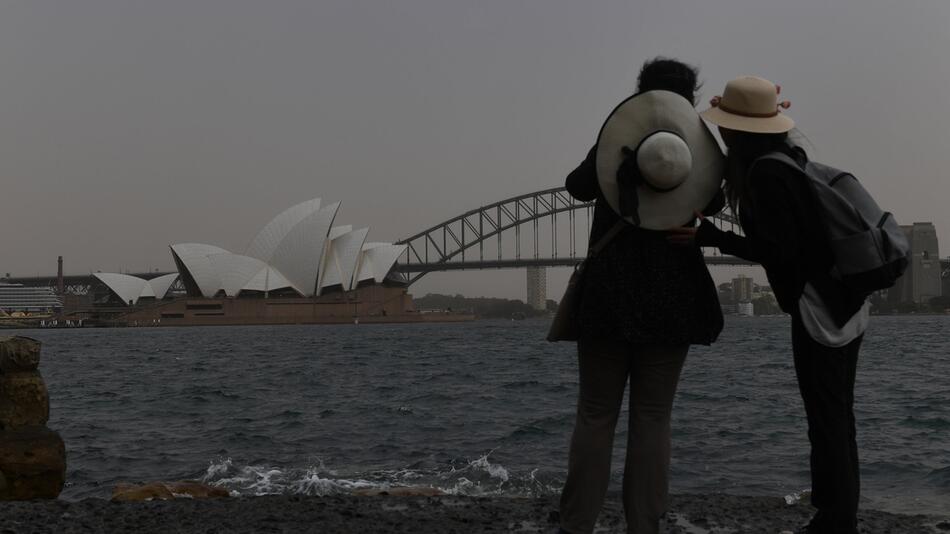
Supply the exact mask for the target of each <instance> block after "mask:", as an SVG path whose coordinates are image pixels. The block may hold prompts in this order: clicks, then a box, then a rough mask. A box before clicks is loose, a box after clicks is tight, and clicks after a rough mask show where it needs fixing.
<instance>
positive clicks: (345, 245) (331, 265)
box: [320, 228, 369, 291]
mask: <svg viewBox="0 0 950 534" xmlns="http://www.w3.org/2000/svg"><path fill="white" fill-rule="evenodd" d="M368 233H369V228H361V229H359V230H354V231H350V232H347V233H344V234H340V235H338V236H336V237H335V238H331V240H330V246H329V247H328V248H327V254H326V258H325V259H324V262H323V272H322V273H321V274H320V289H323V288H326V287H332V286H336V285H339V286H343V289H344V290H347V291H348V290H350V289H353V285H354V282H353V278H354V276H355V274H356V268H357V266H358V264H359V259H360V252H361V251H362V249H363V242H364V241H366V234H368ZM331 235H333V233H332V232H331Z"/></svg>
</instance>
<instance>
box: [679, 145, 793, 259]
mask: <svg viewBox="0 0 950 534" xmlns="http://www.w3.org/2000/svg"><path fill="white" fill-rule="evenodd" d="M799 178H800V176H799V175H797V174H796V173H795V172H794V171H792V170H791V169H789V168H788V167H786V166H785V165H784V164H782V163H779V162H774V161H769V160H766V161H762V162H759V163H758V164H756V166H755V167H754V168H753V169H752V172H751V173H750V176H749V179H750V184H749V185H750V187H749V189H750V193H751V194H750V197H751V198H750V199H749V202H750V204H751V205H750V206H749V210H748V211H749V212H750V213H751V214H752V215H751V217H752V219H753V224H749V225H744V227H743V228H744V229H746V230H747V232H748V235H747V236H744V237H743V236H739V235H736V234H735V233H733V232H723V231H721V230H719V229H718V228H716V226H715V225H714V224H712V223H711V222H709V221H708V220H707V221H703V224H702V225H701V226H700V228H699V231H698V232H697V234H696V242H697V244H699V245H700V246H714V247H718V248H719V250H721V251H722V252H724V253H726V254H732V255H735V256H738V257H740V258H744V259H747V260H750V261H754V262H756V263H760V264H762V265H765V266H768V267H769V268H771V269H779V270H784V269H786V268H793V267H795V266H797V265H798V262H799V261H800V234H801V226H800V224H799V217H798V214H799V213H800V211H801V204H802V203H803V202H806V201H807V199H806V198H805V194H806V193H807V192H806V191H805V190H804V187H805V186H806V184H805V183H804V182H803V181H802V180H800V179H799Z"/></svg>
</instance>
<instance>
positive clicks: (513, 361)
mask: <svg viewBox="0 0 950 534" xmlns="http://www.w3.org/2000/svg"><path fill="white" fill-rule="evenodd" d="M788 323H789V321H788V320H787V319H783V318H756V319H732V320H728V321H727V326H726V330H725V332H724V333H723V336H722V338H721V340H720V341H719V342H718V343H717V344H716V345H714V346H712V347H696V348H694V349H693V350H692V352H691V353H690V357H689V358H688V360H687V364H686V368H685V370H684V374H683V377H682V381H681V384H680V388H679V392H678V396H677V399H676V406H675V408H674V421H673V428H674V451H673V456H674V457H673V466H672V471H673V472H672V491H673V492H680V493H682V492H726V493H735V494H751V495H780V496H781V495H789V496H793V495H795V494H796V493H797V492H800V491H801V490H803V489H806V488H808V486H809V475H808V456H807V455H808V446H807V438H806V435H805V421H804V412H803V409H802V407H801V401H800V399H799V396H798V390H797V386H796V383H795V377H794V369H793V367H792V361H791V355H790V344H789V324H788ZM546 327H547V324H546V323H545V322H544V321H531V320H529V321H516V322H512V321H479V322H474V323H467V324H446V325H359V326H356V325H344V326H279V327H270V326H269V327H217V328H178V329H175V328H159V329H85V330H45V331H41V330H33V331H22V332H19V333H21V334H23V335H29V336H32V337H35V338H38V339H40V340H41V341H43V342H44V346H43V363H42V367H41V369H42V371H43V373H44V376H45V377H46V380H47V384H48V386H49V389H50V396H51V410H52V416H51V419H50V427H52V428H54V429H56V430H58V431H60V433H61V434H62V436H63V438H64V439H65V441H66V447H67V453H68V465H69V471H68V482H67V486H68V487H67V488H66V490H65V492H64V495H63V497H64V498H67V499H79V498H83V497H91V496H93V497H107V496H108V494H109V492H110V491H111V488H112V486H113V485H114V484H115V483H116V482H121V481H150V480H170V479H184V478H198V479H204V480H206V481H209V482H212V483H216V484H221V485H224V486H226V487H227V488H229V489H231V490H233V491H236V492H239V493H241V494H263V493H280V492H299V493H308V494H325V493H332V492H348V491H351V490H352V489H354V488H361V487H378V486H383V485H387V484H399V485H406V484H409V485H430V484H431V485H436V486H438V487H440V488H443V489H446V490H448V491H451V492H456V493H461V494H470V495H486V494H489V495H539V494H549V493H552V492H557V491H559V488H560V486H561V485H562V483H563V480H564V476H565V467H566V458H567V445H568V439H569V437H570V432H571V429H572V427H573V416H574V411H573V410H574V403H575V399H576V390H577V376H576V372H577V370H576V359H575V356H574V346H573V345H572V344H564V343H560V344H556V345H554V344H550V343H547V342H545V341H543V334H544V332H545V329H546ZM948 333H950V317H874V318H872V326H871V332H870V334H869V336H868V338H867V339H866V341H865V344H864V346H863V350H862V353H861V358H860V362H859V367H858V380H857V382H858V385H857V391H856V397H857V419H858V425H859V429H858V440H859V447H860V451H861V455H862V464H861V466H862V477H863V480H862V483H863V484H862V485H863V495H864V498H865V499H866V502H865V505H867V506H872V507H875V508H881V509H886V510H892V511H901V512H929V513H948V510H950V376H948V375H950V336H948ZM624 420H625V415H624V416H622V418H621V421H624ZM625 426H626V425H625V424H624V423H621V428H619V429H618V433H617V434H618V435H617V440H618V443H617V445H618V446H617V447H616V448H615V459H614V466H615V473H614V483H615V484H619V480H620V475H621V473H620V467H621V465H622V454H623V451H622V446H621V444H622V443H623V442H624V440H625V438H626V432H625V431H624V430H625Z"/></svg>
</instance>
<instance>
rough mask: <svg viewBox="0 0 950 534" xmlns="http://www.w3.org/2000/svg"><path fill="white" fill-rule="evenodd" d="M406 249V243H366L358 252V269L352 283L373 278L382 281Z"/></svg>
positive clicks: (377, 281)
mask: <svg viewBox="0 0 950 534" xmlns="http://www.w3.org/2000/svg"><path fill="white" fill-rule="evenodd" d="M405 251H406V245H391V244H389V243H366V244H365V245H363V251H362V252H361V253H360V261H359V270H358V271H357V274H356V280H355V281H354V283H353V285H354V286H355V285H356V284H357V283H359V282H363V281H365V280H374V281H376V283H382V282H383V280H385V279H386V275H387V274H389V271H390V269H392V268H393V265H394V264H395V263H396V260H398V259H399V256H400V255H401V254H402V253H403V252H405Z"/></svg>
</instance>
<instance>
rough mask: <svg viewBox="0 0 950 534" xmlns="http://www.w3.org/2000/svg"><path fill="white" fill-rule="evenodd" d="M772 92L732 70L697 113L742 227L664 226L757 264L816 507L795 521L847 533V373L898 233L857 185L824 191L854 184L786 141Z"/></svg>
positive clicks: (852, 515) (854, 463)
mask: <svg viewBox="0 0 950 534" xmlns="http://www.w3.org/2000/svg"><path fill="white" fill-rule="evenodd" d="M780 91H781V88H780V87H778V86H776V85H775V84H773V83H772V82H770V81H768V80H765V79H762V78H758V77H753V76H745V77H741V78H737V79H735V80H732V81H730V82H729V83H728V84H727V85H726V88H725V91H723V94H722V96H721V97H718V96H717V97H715V98H713V100H712V102H711V104H712V107H711V108H710V109H708V110H706V111H704V112H703V113H702V116H703V118H705V119H706V120H707V121H709V122H711V123H713V124H715V125H717V126H718V127H719V132H720V135H721V137H722V140H723V143H724V144H725V145H726V147H727V149H728V152H727V155H726V171H725V177H724V178H725V180H724V184H725V191H726V197H727V199H728V201H729V204H730V206H731V208H732V210H733V213H735V214H736V215H737V216H738V220H739V223H740V226H741V228H742V230H743V233H744V234H745V235H744V236H739V235H736V234H735V233H733V232H724V231H721V230H719V229H718V228H717V227H716V226H715V225H713V224H712V223H711V222H709V221H707V220H701V223H700V225H699V227H698V228H678V229H674V230H671V231H670V232H669V236H668V239H669V240H670V241H671V242H672V243H675V244H681V245H686V244H695V245H699V246H701V247H717V248H719V250H720V251H721V252H723V253H724V254H732V255H735V256H738V257H741V258H745V259H748V260H751V261H755V262H757V263H760V264H761V265H762V266H763V267H764V268H765V272H766V275H767V276H768V280H769V283H770V284H771V286H772V289H773V291H774V293H775V297H776V299H777V300H778V303H779V306H780V307H781V308H782V310H783V311H785V312H786V313H788V314H790V315H791V316H792V354H793V358H794V362H795V373H796V376H797V378H798V386H799V391H800V393H801V397H802V400H803V401H804V405H805V413H806V416H807V420H808V438H809V441H810V442H811V477H812V496H811V500H812V504H813V505H814V506H815V508H816V509H817V512H816V513H815V515H814V517H813V518H812V520H811V521H810V522H809V523H808V525H806V526H804V527H802V529H801V530H800V531H799V532H800V533H803V534H804V533H809V534H825V533H835V534H841V533H844V534H854V533H857V509H858V496H859V493H860V483H859V475H858V449H857V442H856V439H855V420H854V382H855V372H856V368H857V360H858V352H859V350H860V348H861V341H862V338H863V334H864V332H865V329H866V328H867V325H868V311H869V306H868V303H867V300H866V297H867V296H868V294H869V293H870V291H869V289H870V288H873V287H875V283H876V285H878V286H880V285H884V286H886V285H888V281H889V282H890V283H891V284H892V283H893V279H896V276H899V275H900V272H901V271H902V270H903V266H902V265H901V257H900V254H901V250H902V248H903V249H906V243H901V242H900V240H901V239H902V236H903V234H902V233H901V232H900V228H899V227H897V226H896V222H895V221H893V218H890V219H888V215H889V214H883V212H880V209H879V208H877V205H876V204H874V203H873V200H871V199H870V196H868V195H866V193H864V196H863V197H862V196H860V195H857V196H849V194H850V191H835V190H834V188H835V187H836V186H839V184H838V182H841V184H840V186H841V187H847V188H851V189H856V190H858V191H857V193H863V191H864V190H863V189H861V188H860V186H856V185H855V184H856V181H854V178H853V176H850V175H849V174H847V173H834V172H832V171H833V169H831V168H830V167H825V166H822V165H819V164H816V163H814V162H809V161H808V157H807V154H806V153H805V151H804V150H803V149H802V148H801V147H799V146H796V145H795V144H793V143H792V142H790V140H789V136H788V132H789V131H790V130H791V129H792V128H793V127H794V122H793V121H792V119H791V118H789V117H788V116H787V115H785V114H783V113H782V112H781V110H782V109H783V108H788V107H789V103H788V102H779V101H778V95H779V93H780ZM832 174H834V175H835V176H831V175H832ZM865 197H866V198H865ZM875 209H876V210H877V211H876V212H874V210H875ZM862 210H863V211H862ZM865 212H867V213H872V212H873V213H878V214H882V215H881V217H880V221H874V223H878V224H875V225H872V224H867V223H866V222H865V221H864V217H862V215H863V214H864V213H865ZM700 218H701V217H700ZM701 219H702V218H701ZM885 226H886V228H885ZM895 229H896V230H895ZM895 232H896V234H895ZM838 234H846V235H838ZM892 234H894V235H892ZM889 240H891V241H889ZM881 242H889V243H890V246H889V247H888V248H890V249H892V250H893V251H894V252H895V257H896V259H895V260H894V263H893V264H889V263H887V262H886V261H883V262H882V261H880V259H881V253H880V252H881V251H880V250H878V247H877V246H876V245H875V243H881ZM875 257H876V258H877V260H878V261H877V262H876V263H875V261H873V260H874V258H875ZM863 259H867V260H868V261H866V262H865V261H862V260H863ZM904 264H906V259H905V260H904ZM869 273H870V274H869ZM875 274H876V275H878V278H877V279H875V278H874V277H873V276H874V275H875ZM862 284H863V285H862ZM869 284H870V285H869Z"/></svg>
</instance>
